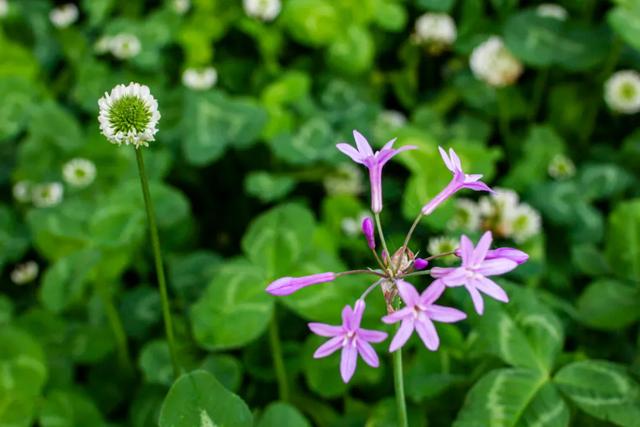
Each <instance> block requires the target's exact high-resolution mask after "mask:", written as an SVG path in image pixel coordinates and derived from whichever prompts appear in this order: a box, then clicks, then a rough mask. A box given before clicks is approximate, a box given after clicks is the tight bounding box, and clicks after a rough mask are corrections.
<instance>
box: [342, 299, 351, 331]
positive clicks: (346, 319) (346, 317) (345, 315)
mask: <svg viewBox="0 0 640 427" xmlns="http://www.w3.org/2000/svg"><path fill="white" fill-rule="evenodd" d="M352 319H353V310H352V309H351V306H348V305H345V306H344V308H343V309H342V327H343V328H345V329H346V330H348V331H353V327H352Z"/></svg>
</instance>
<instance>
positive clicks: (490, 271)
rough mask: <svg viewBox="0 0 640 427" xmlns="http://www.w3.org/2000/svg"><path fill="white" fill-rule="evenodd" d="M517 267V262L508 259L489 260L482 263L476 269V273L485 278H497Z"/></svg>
mask: <svg viewBox="0 0 640 427" xmlns="http://www.w3.org/2000/svg"><path fill="white" fill-rule="evenodd" d="M517 266H518V263H517V262H515V261H512V260H510V259H506V258H495V259H487V260H484V261H482V263H481V264H480V266H479V267H478V268H476V272H478V273H480V274H482V275H483V276H495V275H497V274H504V273H506V272H508V271H511V270H513V269H514V268H516V267H517Z"/></svg>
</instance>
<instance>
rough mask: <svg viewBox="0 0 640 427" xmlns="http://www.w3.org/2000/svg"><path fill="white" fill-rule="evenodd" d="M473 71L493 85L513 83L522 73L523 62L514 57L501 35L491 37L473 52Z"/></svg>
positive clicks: (477, 76)
mask: <svg viewBox="0 0 640 427" xmlns="http://www.w3.org/2000/svg"><path fill="white" fill-rule="evenodd" d="M470 65H471V71H472V72H473V74H474V76H476V78H477V79H479V80H482V81H484V82H486V83H488V84H490V85H491V86H495V87H503V86H508V85H511V84H513V83H514V82H515V81H516V80H518V77H520V74H522V71H523V69H522V63H521V62H520V61H518V59H516V57H514V56H513V55H512V54H511V52H509V50H508V49H507V47H506V46H505V45H504V42H503V41H502V39H501V38H500V37H497V36H492V37H489V39H488V40H486V41H485V42H484V43H481V44H480V45H479V46H477V47H476V48H475V49H474V50H473V52H472V53H471V59H470Z"/></svg>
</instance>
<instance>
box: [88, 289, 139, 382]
mask: <svg viewBox="0 0 640 427" xmlns="http://www.w3.org/2000/svg"><path fill="white" fill-rule="evenodd" d="M96 285H97V286H96V287H97V291H98V295H99V296H100V299H101V300H102V304H103V305H104V312H105V316H106V317H107V321H108V322H109V326H110V327H111V332H112V333H113V337H114V339H115V340H116V347H117V351H118V358H119V359H120V364H121V365H122V367H123V368H124V369H125V370H126V371H127V372H131V371H132V369H133V368H132V364H131V357H130V355H129V354H130V353H129V345H128V343H127V334H126V333H125V331H124V327H123V326H122V321H121V320H120V314H119V313H118V310H117V309H116V306H115V305H114V304H113V298H112V297H111V295H110V294H109V291H108V290H107V289H106V288H105V286H104V285H103V284H102V283H97V284H96Z"/></svg>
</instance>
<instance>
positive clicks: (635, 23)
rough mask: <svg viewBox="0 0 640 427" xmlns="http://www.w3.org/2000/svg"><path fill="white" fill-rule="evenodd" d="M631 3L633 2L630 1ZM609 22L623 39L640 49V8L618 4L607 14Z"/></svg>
mask: <svg viewBox="0 0 640 427" xmlns="http://www.w3.org/2000/svg"><path fill="white" fill-rule="evenodd" d="M630 3H631V2H630ZM607 20H608V21H609V24H610V25H611V27H613V29H614V30H615V32H616V33H618V35H619V36H620V37H622V39H623V40H624V41H625V42H627V43H629V45H630V46H631V47H633V48H635V49H637V50H640V10H638V9H637V7H636V9H635V10H634V9H632V8H630V7H629V8H627V7H623V6H618V7H615V8H613V9H612V10H611V11H610V12H609V14H608V15H607Z"/></svg>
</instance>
